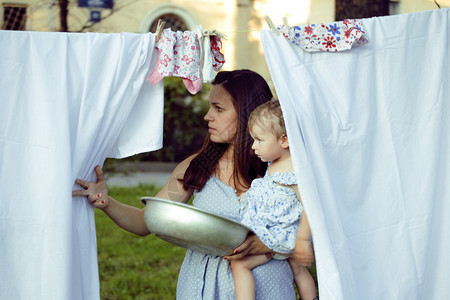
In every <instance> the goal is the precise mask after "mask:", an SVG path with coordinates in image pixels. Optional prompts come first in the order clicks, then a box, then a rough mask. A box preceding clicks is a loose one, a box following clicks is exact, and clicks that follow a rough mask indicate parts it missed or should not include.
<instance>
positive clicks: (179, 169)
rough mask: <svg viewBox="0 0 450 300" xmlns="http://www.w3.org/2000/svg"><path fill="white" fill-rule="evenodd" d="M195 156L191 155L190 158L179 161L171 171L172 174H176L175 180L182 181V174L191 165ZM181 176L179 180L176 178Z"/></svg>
mask: <svg viewBox="0 0 450 300" xmlns="http://www.w3.org/2000/svg"><path fill="white" fill-rule="evenodd" d="M196 156H197V154H192V155H191V156H189V157H187V158H185V159H184V160H183V161H181V162H180V163H179V164H178V165H177V166H176V167H175V169H174V170H173V174H176V177H177V179H183V176H184V173H185V172H186V170H187V168H188V167H189V165H190V164H191V162H192V160H193V159H194V158H195V157H196ZM179 176H181V177H180V178H178V177H179Z"/></svg>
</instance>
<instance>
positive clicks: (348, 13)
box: [336, 0, 389, 21]
mask: <svg viewBox="0 0 450 300" xmlns="http://www.w3.org/2000/svg"><path fill="white" fill-rule="evenodd" d="M385 15H389V0H336V21H342V20H344V19H362V18H371V17H377V16H385Z"/></svg>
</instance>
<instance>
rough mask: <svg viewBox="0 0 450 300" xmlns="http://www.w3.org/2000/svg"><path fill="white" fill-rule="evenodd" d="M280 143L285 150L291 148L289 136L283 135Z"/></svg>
mask: <svg viewBox="0 0 450 300" xmlns="http://www.w3.org/2000/svg"><path fill="white" fill-rule="evenodd" d="M280 142H281V147H282V148H284V149H287V148H289V140H288V138H287V135H285V134H283V135H282V136H281V137H280Z"/></svg>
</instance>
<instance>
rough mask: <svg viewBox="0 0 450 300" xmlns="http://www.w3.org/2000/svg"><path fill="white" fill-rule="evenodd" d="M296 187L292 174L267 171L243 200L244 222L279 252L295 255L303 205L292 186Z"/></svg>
mask: <svg viewBox="0 0 450 300" xmlns="http://www.w3.org/2000/svg"><path fill="white" fill-rule="evenodd" d="M296 184H297V179H296V178H295V173H293V172H283V173H279V172H275V173H274V174H273V175H270V174H269V171H266V174H265V176H264V177H263V178H257V179H254V180H253V181H252V185H251V187H250V189H249V190H248V191H247V192H246V193H245V194H244V196H243V197H242V200H241V206H242V207H241V214H242V221H241V223H242V224H244V225H246V226H248V227H250V228H251V229H252V230H253V231H254V232H255V233H256V235H257V236H258V238H259V239H260V240H261V241H262V242H263V243H264V244H265V245H266V246H267V247H269V248H270V249H272V250H273V251H275V252H278V253H292V251H293V249H294V245H295V240H296V238H297V231H298V228H299V226H300V217H301V215H302V212H303V206H302V204H301V202H300V201H299V199H298V197H297V194H296V192H295V190H294V189H293V188H292V187H291V186H292V185H296Z"/></svg>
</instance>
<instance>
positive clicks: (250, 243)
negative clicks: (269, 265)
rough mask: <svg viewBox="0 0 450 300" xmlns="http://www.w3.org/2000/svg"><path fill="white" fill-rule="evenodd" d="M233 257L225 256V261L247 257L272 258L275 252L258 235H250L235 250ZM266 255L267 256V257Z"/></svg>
mask: <svg viewBox="0 0 450 300" xmlns="http://www.w3.org/2000/svg"><path fill="white" fill-rule="evenodd" d="M233 252H234V254H233V255H228V256H225V257H224V258H225V259H241V258H243V257H244V256H246V255H255V254H267V255H268V256H269V257H272V255H273V251H272V250H270V249H269V248H268V247H267V246H266V245H264V243H263V242H261V240H260V239H259V238H258V237H257V236H256V234H252V235H249V236H248V237H247V238H246V239H245V241H244V242H243V243H242V244H241V245H240V246H239V247H237V248H235V249H234V251H233ZM267 255H266V256H267Z"/></svg>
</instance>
